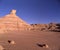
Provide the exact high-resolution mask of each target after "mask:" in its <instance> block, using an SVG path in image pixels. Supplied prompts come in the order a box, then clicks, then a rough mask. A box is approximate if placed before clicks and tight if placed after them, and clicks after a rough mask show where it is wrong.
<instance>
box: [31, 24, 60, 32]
mask: <svg viewBox="0 0 60 50" xmlns="http://www.w3.org/2000/svg"><path fill="white" fill-rule="evenodd" d="M31 26H32V27H33V29H32V30H39V31H55V32H60V23H49V24H31Z"/></svg>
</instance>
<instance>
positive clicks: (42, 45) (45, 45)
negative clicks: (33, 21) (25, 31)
mask: <svg viewBox="0 0 60 50" xmlns="http://www.w3.org/2000/svg"><path fill="white" fill-rule="evenodd" d="M37 45H38V46H39V47H42V48H49V46H48V45H47V44H37Z"/></svg>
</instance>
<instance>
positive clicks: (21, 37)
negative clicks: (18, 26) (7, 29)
mask: <svg viewBox="0 0 60 50" xmlns="http://www.w3.org/2000/svg"><path fill="white" fill-rule="evenodd" d="M8 40H14V41H15V42H16V44H15V45H11V44H9V43H8ZM39 43H41V44H42V43H45V44H47V45H48V46H49V48H42V47H39V46H38V45H37V44H39ZM0 45H3V47H5V48H6V50H60V33H59V32H39V31H24V32H19V33H18V32H14V33H8V34H7V33H5V34H0Z"/></svg>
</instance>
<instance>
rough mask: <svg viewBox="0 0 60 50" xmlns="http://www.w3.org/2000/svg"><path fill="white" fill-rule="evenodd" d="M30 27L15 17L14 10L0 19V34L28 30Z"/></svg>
mask: <svg viewBox="0 0 60 50" xmlns="http://www.w3.org/2000/svg"><path fill="white" fill-rule="evenodd" d="M30 28H31V26H30V25H29V24H27V23H26V22H25V21H23V20H22V19H21V18H19V17H18V16H17V15H16V10H12V11H11V12H10V14H8V15H6V16H4V17H2V18H0V32H10V31H21V30H30Z"/></svg>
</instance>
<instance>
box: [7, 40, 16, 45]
mask: <svg viewBox="0 0 60 50" xmlns="http://www.w3.org/2000/svg"><path fill="white" fill-rule="evenodd" d="M8 43H9V44H12V45H14V44H16V43H15V41H13V40H8Z"/></svg>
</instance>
